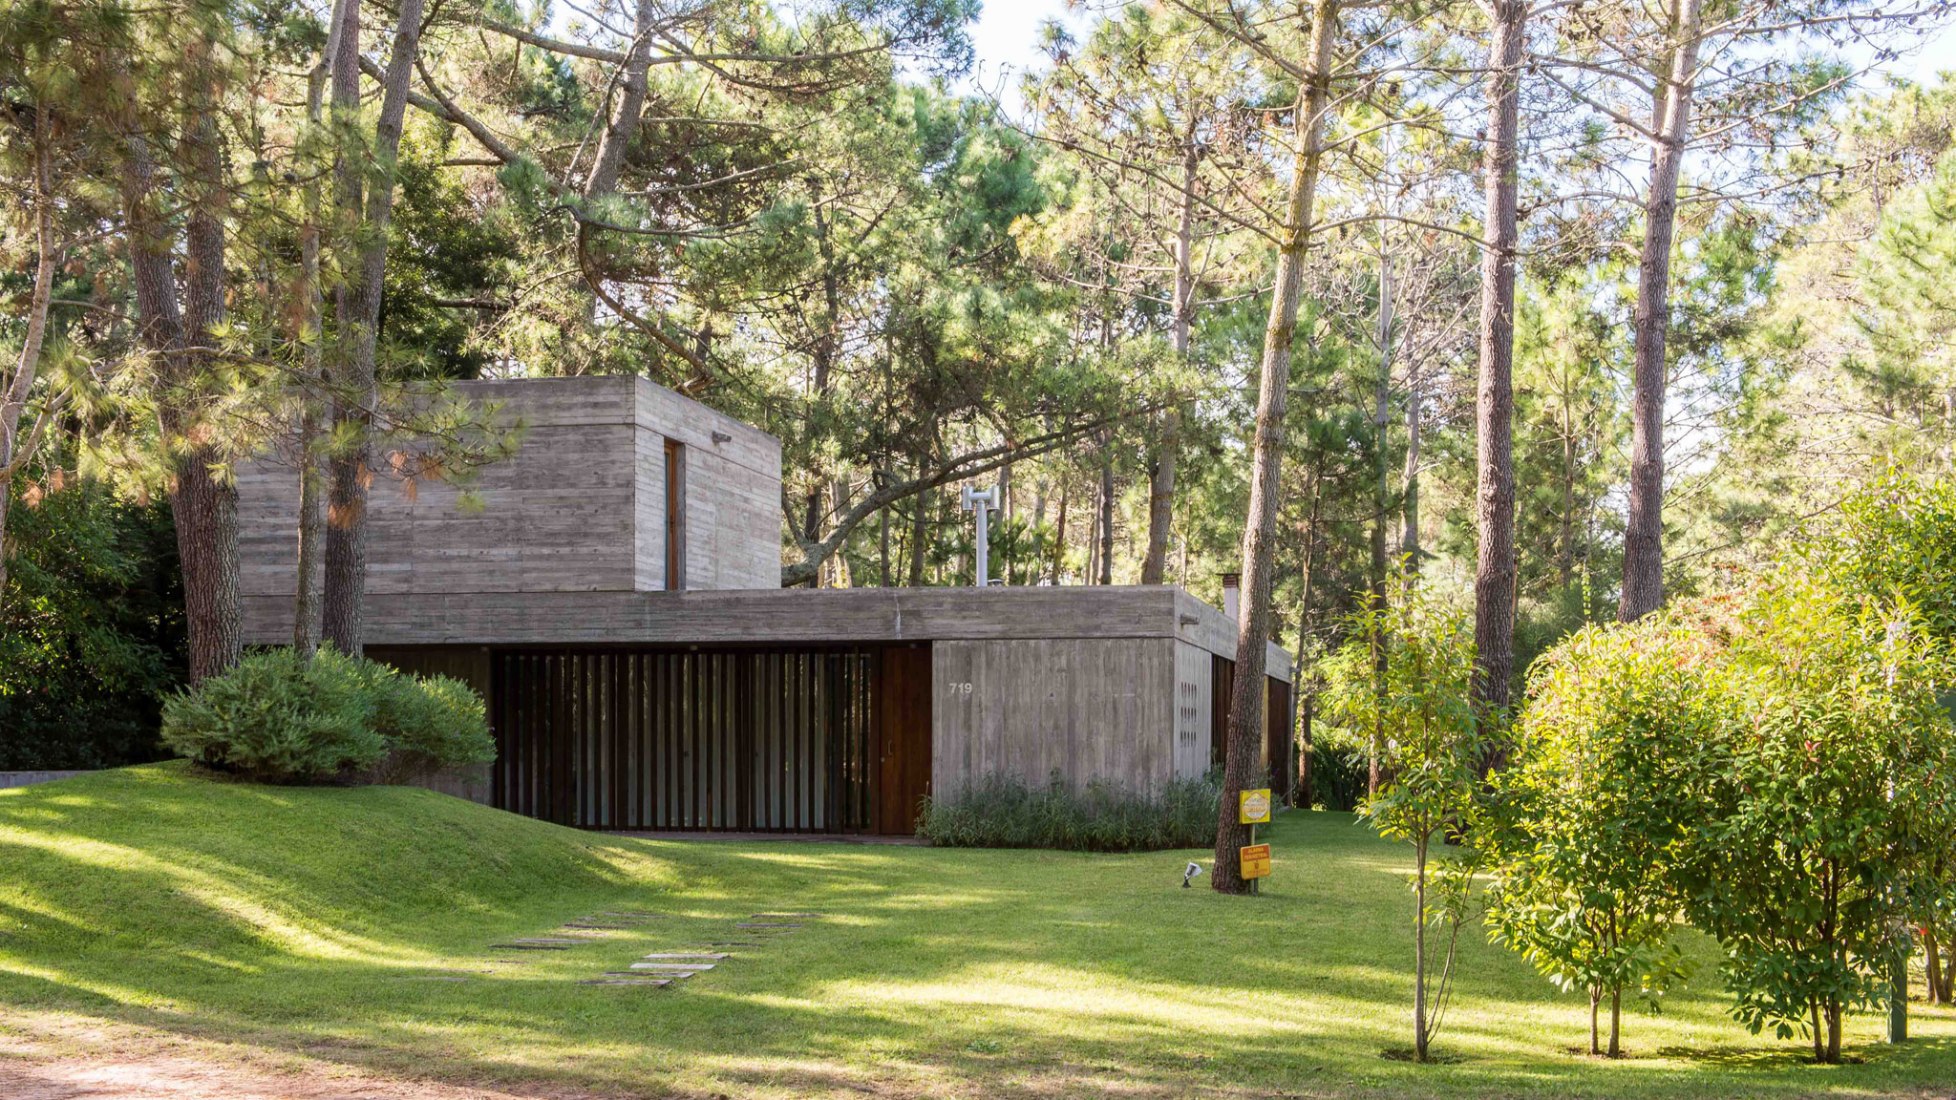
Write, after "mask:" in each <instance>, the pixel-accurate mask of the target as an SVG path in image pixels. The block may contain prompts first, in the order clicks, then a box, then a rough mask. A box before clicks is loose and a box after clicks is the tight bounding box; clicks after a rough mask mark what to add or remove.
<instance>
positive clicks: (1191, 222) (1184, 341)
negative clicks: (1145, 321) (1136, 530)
mask: <svg viewBox="0 0 1956 1100" xmlns="http://www.w3.org/2000/svg"><path fill="white" fill-rule="evenodd" d="M1192 128H1193V123H1191V129H1192ZM1200 165H1201V150H1200V147H1199V146H1197V144H1196V142H1195V136H1194V134H1193V133H1191V134H1189V135H1188V139H1187V141H1186V142H1185V143H1184V145H1183V148H1182V189H1181V194H1180V195H1179V196H1178V199H1179V202H1178V209H1177V211H1176V216H1175V302H1174V314H1175V317H1174V322H1173V328H1172V330H1171V332H1170V337H1169V338H1170V344H1171V346H1172V347H1173V349H1174V352H1175V361H1176V362H1178V363H1184V364H1186V363H1187V362H1188V356H1189V337H1190V332H1191V330H1192V329H1193V328H1194V321H1195V184H1196V171H1197V169H1198V168H1199V167H1200ZM1181 445H1182V410H1181V409H1179V408H1172V407H1171V408H1169V409H1167V410H1166V411H1164V412H1163V413H1162V414H1161V422H1160V426H1159V429H1158V431H1157V434H1156V438H1155V461H1154V468H1153V470H1152V471H1151V476H1150V478H1149V481H1148V553H1147V556H1146V557H1144V558H1143V559H1142V560H1141V583H1142V584H1160V583H1161V582H1162V579H1163V576H1164V574H1165V573H1166V572H1167V563H1168V539H1169V534H1170V532H1171V531H1173V530H1174V525H1175V464H1176V459H1177V451H1179V450H1180V448H1181ZM1184 583H1186V578H1184Z"/></svg>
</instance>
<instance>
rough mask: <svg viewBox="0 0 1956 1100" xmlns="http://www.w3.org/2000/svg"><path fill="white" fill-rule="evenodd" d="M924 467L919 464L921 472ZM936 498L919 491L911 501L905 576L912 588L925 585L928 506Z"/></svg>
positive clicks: (918, 467) (928, 532)
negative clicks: (907, 569) (908, 567)
mask: <svg viewBox="0 0 1956 1100" xmlns="http://www.w3.org/2000/svg"><path fill="white" fill-rule="evenodd" d="M923 467H924V464H923V463H921V462H920V463H918V464H917V469H918V471H919V472H920V473H921V472H922V470H923ZM934 499H936V498H935V495H934V494H930V493H919V494H917V495H916V496H915V497H912V498H911V501H910V504H911V512H910V573H909V575H908V576H907V577H905V578H904V583H905V584H906V585H908V586H909V587H911V588H922V587H923V586H924V544H925V543H926V542H928V541H929V539H930V514H929V512H928V511H927V508H928V507H929V502H930V501H931V500H934Z"/></svg>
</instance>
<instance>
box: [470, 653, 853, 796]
mask: <svg viewBox="0 0 1956 1100" xmlns="http://www.w3.org/2000/svg"><path fill="white" fill-rule="evenodd" d="M880 658H881V654H880V652H879V651H878V650H877V649H876V648H874V647H850V648H834V649H792V650H791V649H780V650H775V649H768V650H760V649H725V650H707V649H699V650H651V649H637V650H634V649H616V650H577V651H556V652H550V651H526V650H513V651H505V652H498V653H497V654H495V656H494V660H495V676H494V685H495V689H494V692H493V695H494V698H493V699H492V700H491V701H490V705H491V719H492V724H493V725H494V726H495V728H496V736H497V742H498V747H499V750H500V751H499V753H498V758H497V762H496V768H495V775H494V790H495V799H496V805H497V806H499V807H501V808H503V809H506V810H511V811H513V812H516V813H521V814H528V815H530V816H532V817H539V818H543V819H544V820H547V821H555V822H558V823H560V824H565V825H575V826H578V827H581V828H592V829H675V830H677V829H689V830H690V829H700V830H732V831H740V832H791V831H792V832H865V831H873V830H874V829H875V828H876V826H877V821H876V816H875V815H876V808H877V801H876V795H877V786H878V783H879V766H878V765H879V760H880V754H879V747H880V737H881V725H882V723H881V722H880V721H879V716H878V708H877V707H876V705H875V703H876V698H877V696H876V688H877V683H878V679H879V676H880V674H881V660H880Z"/></svg>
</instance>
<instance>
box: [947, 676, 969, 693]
mask: <svg viewBox="0 0 1956 1100" xmlns="http://www.w3.org/2000/svg"><path fill="white" fill-rule="evenodd" d="M945 688H946V689H947V690H948V691H949V692H950V693H951V694H952V695H970V694H971V681H969V680H965V681H963V682H961V683H956V684H946V685H945Z"/></svg>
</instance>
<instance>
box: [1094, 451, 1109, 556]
mask: <svg viewBox="0 0 1956 1100" xmlns="http://www.w3.org/2000/svg"><path fill="white" fill-rule="evenodd" d="M1101 449H1102V451H1103V452H1104V453H1105V457H1103V458H1102V459H1101V462H1100V501H1099V504H1100V514H1099V515H1098V516H1097V517H1096V518H1095V520H1094V525H1095V528H1094V533H1095V535H1096V537H1098V538H1099V540H1100V541H1099V543H1098V544H1097V545H1096V546H1095V554H1096V555H1097V556H1096V557H1095V559H1094V561H1095V567H1094V568H1095V572H1094V578H1093V582H1094V583H1095V584H1100V585H1108V584H1113V583H1114V456H1113V445H1112V441H1111V440H1108V441H1105V442H1104V443H1103V444H1102V448H1101Z"/></svg>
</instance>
